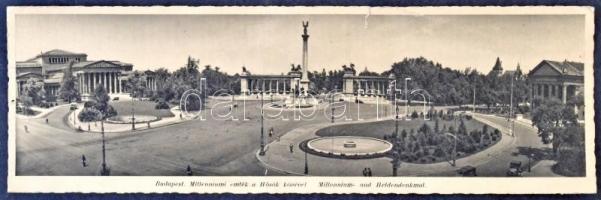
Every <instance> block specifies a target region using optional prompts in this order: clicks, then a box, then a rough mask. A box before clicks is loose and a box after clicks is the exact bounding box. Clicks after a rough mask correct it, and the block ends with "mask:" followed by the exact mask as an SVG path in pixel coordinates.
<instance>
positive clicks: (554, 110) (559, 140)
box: [532, 99, 580, 153]
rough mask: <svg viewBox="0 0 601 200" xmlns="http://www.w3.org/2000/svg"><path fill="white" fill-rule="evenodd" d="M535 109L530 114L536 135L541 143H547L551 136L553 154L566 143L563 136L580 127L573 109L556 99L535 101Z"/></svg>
mask: <svg viewBox="0 0 601 200" xmlns="http://www.w3.org/2000/svg"><path fill="white" fill-rule="evenodd" d="M535 101H537V103H536V105H537V106H536V108H534V110H533V112H532V123H533V125H535V126H536V127H537V128H538V133H539V135H540V136H541V138H542V139H543V142H545V143H547V142H549V141H548V139H549V138H550V136H551V135H552V136H553V137H552V141H551V142H552V143H553V152H555V153H557V152H558V150H559V147H560V146H561V145H562V144H564V142H566V140H565V139H566V138H569V137H566V136H565V135H562V134H566V133H568V132H570V131H568V130H572V129H577V128H578V127H579V126H580V125H579V124H578V119H577V117H576V115H575V114H574V110H573V108H571V106H569V105H564V104H562V103H561V102H560V101H559V100H556V99H536V100H535Z"/></svg>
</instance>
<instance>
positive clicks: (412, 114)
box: [411, 111, 419, 119]
mask: <svg viewBox="0 0 601 200" xmlns="http://www.w3.org/2000/svg"><path fill="white" fill-rule="evenodd" d="M418 117H419V116H418V114H417V112H416V111H413V112H412V113H411V118H413V119H416V118H418Z"/></svg>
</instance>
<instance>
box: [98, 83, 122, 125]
mask: <svg viewBox="0 0 601 200" xmlns="http://www.w3.org/2000/svg"><path fill="white" fill-rule="evenodd" d="M94 100H95V101H96V104H95V105H94V108H95V109H96V110H98V112H100V113H101V114H102V119H106V118H109V117H112V116H115V115H117V111H116V110H115V109H114V108H113V107H112V106H111V105H109V104H108V102H109V101H110V100H111V97H110V96H109V95H108V93H107V91H106V89H104V87H103V86H98V87H96V88H95V89H94Z"/></svg>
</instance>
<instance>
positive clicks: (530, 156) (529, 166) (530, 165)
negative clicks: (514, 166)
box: [528, 146, 534, 172]
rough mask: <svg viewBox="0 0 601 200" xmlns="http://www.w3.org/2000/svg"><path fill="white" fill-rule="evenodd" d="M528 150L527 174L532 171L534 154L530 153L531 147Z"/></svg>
mask: <svg viewBox="0 0 601 200" xmlns="http://www.w3.org/2000/svg"><path fill="white" fill-rule="evenodd" d="M528 150H530V151H529V152H530V154H528V172H531V171H532V157H534V153H532V146H530V147H528Z"/></svg>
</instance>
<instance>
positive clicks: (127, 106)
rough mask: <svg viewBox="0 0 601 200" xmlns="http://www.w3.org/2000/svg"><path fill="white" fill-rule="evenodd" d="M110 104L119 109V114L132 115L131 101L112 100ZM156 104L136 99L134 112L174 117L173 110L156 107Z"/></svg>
mask: <svg viewBox="0 0 601 200" xmlns="http://www.w3.org/2000/svg"><path fill="white" fill-rule="evenodd" d="M109 104H110V105H111V106H113V108H115V110H117V113H118V115H131V108H132V103H131V101H111V102H110V103H109ZM155 105H156V103H155V102H153V101H134V104H133V107H134V113H135V114H137V115H153V116H157V117H161V118H164V117H173V113H171V111H169V110H168V109H161V110H157V109H154V106H155Z"/></svg>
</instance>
